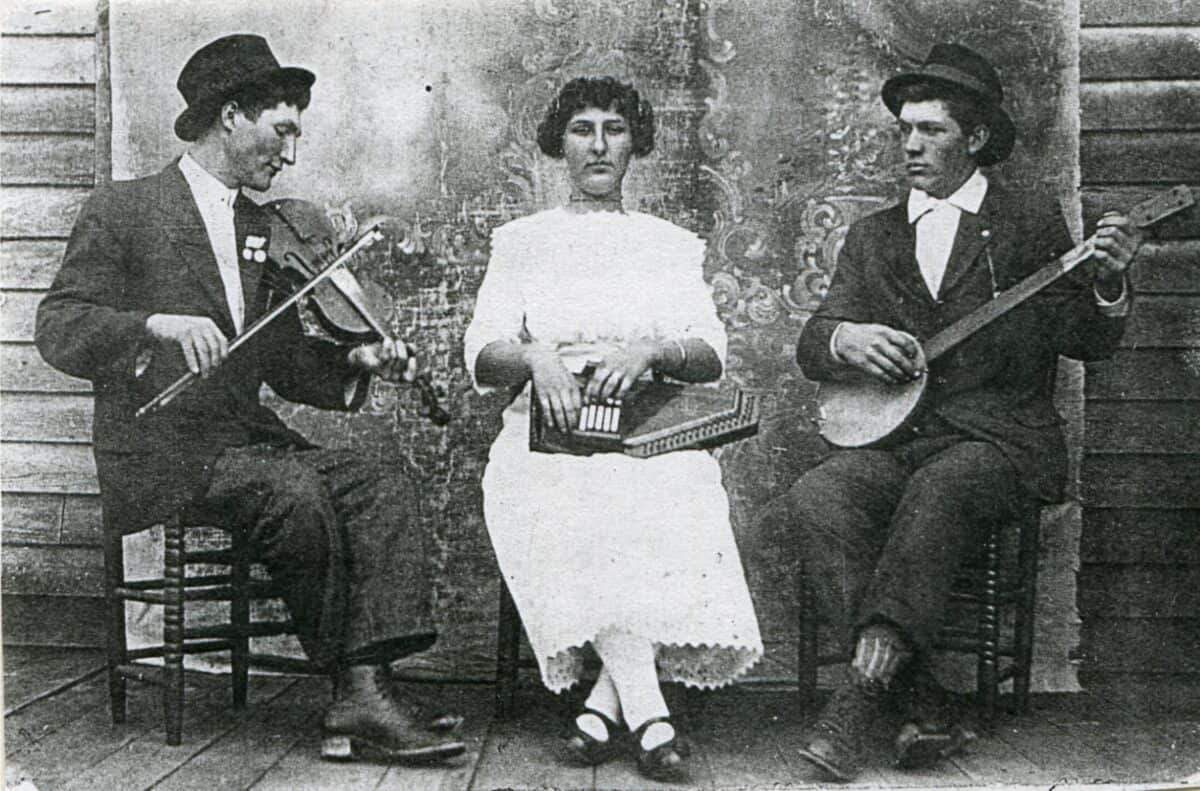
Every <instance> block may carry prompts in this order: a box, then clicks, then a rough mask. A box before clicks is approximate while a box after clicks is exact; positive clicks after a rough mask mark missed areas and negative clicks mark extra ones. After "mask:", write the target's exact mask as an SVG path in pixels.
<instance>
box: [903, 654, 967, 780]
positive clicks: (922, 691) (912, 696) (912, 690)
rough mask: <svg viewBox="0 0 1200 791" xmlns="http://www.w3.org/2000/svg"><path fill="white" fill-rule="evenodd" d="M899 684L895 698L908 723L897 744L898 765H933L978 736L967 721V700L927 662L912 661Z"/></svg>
mask: <svg viewBox="0 0 1200 791" xmlns="http://www.w3.org/2000/svg"><path fill="white" fill-rule="evenodd" d="M895 686H896V694H895V696H894V702H895V704H896V709H897V711H898V713H899V714H900V717H901V721H902V722H903V723H904V724H903V725H901V726H900V730H899V731H898V732H897V734H896V740H895V745H894V747H895V762H896V766H897V767H899V768H901V769H917V768H922V767H928V766H933V765H934V764H936V763H938V762H939V761H941V760H944V759H946V758H948V757H950V756H951V755H955V754H957V753H959V752H961V751H962V750H963V749H964V748H965V747H966V745H968V744H969V743H971V742H972V741H974V740H975V738H976V736H975V733H974V732H973V731H971V730H969V729H968V728H967V727H966V725H965V724H964V723H963V719H964V717H963V711H964V708H965V707H964V704H963V702H962V701H961V700H960V699H959V696H956V695H955V694H954V693H952V692H950V691H949V690H947V689H945V688H944V687H943V686H942V685H941V684H939V683H938V680H937V679H936V678H935V677H934V675H933V673H932V672H930V670H929V668H928V667H927V666H926V665H925V663H924V662H921V661H917V662H913V663H911V664H910V665H909V666H908V667H907V668H905V670H904V672H903V673H901V675H900V676H899V677H898V678H897V679H896V685H895Z"/></svg>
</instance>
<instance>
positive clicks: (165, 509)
mask: <svg viewBox="0 0 1200 791" xmlns="http://www.w3.org/2000/svg"><path fill="white" fill-rule="evenodd" d="M314 79H315V78H314V76H313V74H312V73H311V72H309V71H307V70H305V69H300V68H283V67H280V65H279V63H278V61H277V60H276V59H275V56H274V55H273V54H272V52H271V50H270V48H269V47H268V45H267V42H266V41H265V40H264V39H262V38H261V37H258V36H249V35H234V36H227V37H224V38H221V39H218V40H216V41H214V42H212V43H210V44H208V45H207V46H205V47H203V48H202V49H200V50H199V51H197V52H196V53H195V54H194V55H193V56H192V57H191V59H190V60H189V61H188V62H187V64H186V65H185V66H184V68H183V71H182V72H181V74H180V76H179V81H178V88H179V91H180V93H182V95H183V97H184V99H185V100H186V102H187V108H186V109H185V110H184V111H183V113H182V114H181V115H180V116H179V117H178V118H177V119H176V121H175V132H176V134H177V135H178V136H179V137H180V138H181V139H183V140H184V141H187V142H188V143H190V147H189V148H188V150H187V153H185V154H183V156H182V157H181V158H179V159H178V160H176V161H175V162H173V163H172V164H170V165H168V166H167V167H166V168H165V169H164V170H162V171H161V172H159V173H157V174H155V175H152V176H149V177H146V178H142V179H137V180H134V181H128V182H119V183H113V184H111V185H106V186H103V187H100V188H98V189H97V190H96V192H95V193H94V194H93V195H92V196H91V198H90V199H89V200H88V201H87V203H86V204H85V206H84V207H83V209H82V211H81V212H80V215H79V217H78V219H77V221H76V223H75V227H74V230H73V231H72V234H71V237H70V241H69V242H68V244H67V250H66V254H65V257H64V259H63V263H62V268H61V269H60V271H59V273H58V275H57V277H56V278H55V280H54V284H53V285H52V286H51V289H50V292H49V294H48V295H47V296H46V298H45V300H44V301H43V302H42V303H41V305H40V306H39V308H38V315H37V329H36V341H37V346H38V349H39V351H40V352H41V353H42V355H43V357H45V359H46V360H47V361H48V362H49V363H50V364H51V365H53V366H54V367H56V368H58V369H60V370H62V371H64V372H66V373H68V374H71V375H73V376H79V377H83V378H85V379H89V380H91V381H92V383H93V391H94V393H95V420H94V429H93V433H94V451H95V457H96V467H97V472H98V476H99V481H100V495H101V502H102V506H103V521H104V529H105V530H106V531H110V534H111V533H112V532H115V533H119V534H125V533H131V532H136V531H139V530H142V529H144V528H146V527H148V526H151V525H154V524H157V523H159V522H161V521H163V520H164V519H167V518H169V517H171V516H172V515H174V514H177V513H180V512H181V509H185V510H184V511H183V512H184V513H188V514H190V515H194V516H189V518H191V519H211V520H213V522H208V523H219V524H226V525H228V526H229V527H230V529H233V530H238V531H244V533H245V536H246V538H247V545H248V546H249V547H250V548H251V551H252V552H253V553H254V556H255V557H256V559H258V560H260V561H262V562H263V563H264V564H265V565H266V566H267V568H268V571H269V572H270V574H271V576H272V578H273V579H274V580H275V581H276V582H277V583H279V585H280V586H281V588H282V589H283V591H284V598H285V601H286V604H287V606H288V609H289V611H290V614H291V618H292V621H293V623H294V624H295V626H296V629H297V632H298V637H299V639H300V642H301V644H302V645H303V647H304V649H305V651H306V653H307V654H308V655H309V657H310V658H311V659H312V660H314V661H315V662H316V663H317V664H318V665H320V666H322V667H325V668H327V669H328V670H329V671H330V672H331V674H332V675H333V678H334V702H333V704H332V705H331V706H330V708H329V709H328V711H327V712H326V714H325V719H324V723H323V727H324V731H325V741H324V743H323V747H322V755H323V756H324V757H327V758H347V757H350V756H351V755H352V754H353V752H354V750H355V749H356V748H373V749H374V750H375V751H376V752H378V753H381V754H382V755H383V756H384V757H385V758H388V759H390V760H395V761H425V762H427V761H430V760H438V759H442V758H447V757H450V756H453V755H457V754H459V753H461V752H462V751H463V749H464V746H463V744H462V743H461V742H459V741H457V740H454V739H451V738H448V737H446V736H444V735H435V734H434V733H433V731H435V730H448V729H453V727H455V726H456V725H457V722H456V720H455V718H452V717H442V718H439V719H438V720H435V721H433V722H431V723H417V722H415V721H414V719H413V715H412V714H411V712H410V710H409V707H408V706H407V705H405V704H404V703H402V702H401V701H400V700H399V699H398V698H397V697H395V695H394V693H393V691H392V690H391V689H390V688H389V687H388V685H387V683H386V674H385V670H386V666H387V665H388V663H390V662H391V661H393V660H395V659H398V658H400V657H403V656H407V655H409V654H412V653H414V652H417V651H421V650H424V649H426V648H428V647H429V646H430V645H431V644H432V643H433V642H434V640H435V637H436V633H435V631H434V628H433V625H432V623H431V612H430V589H429V580H428V577H427V574H426V569H425V564H426V562H427V553H426V551H425V547H424V542H423V538H422V535H421V533H420V526H419V524H418V522H417V518H416V516H417V513H418V501H419V498H420V495H419V493H418V491H417V489H416V486H415V485H414V484H412V483H411V482H409V481H407V480H405V479H404V478H403V477H402V476H401V475H399V474H398V473H397V472H395V471H389V472H388V474H387V476H386V477H385V476H382V475H380V474H379V472H378V471H377V470H376V469H375V467H374V466H373V465H371V464H369V463H368V462H367V461H366V460H364V459H362V458H360V457H359V456H358V455H357V454H356V453H354V452H353V451H349V450H326V449H320V448H317V447H316V446H314V445H313V444H312V443H310V442H308V441H307V440H306V439H305V438H304V437H302V436H300V435H299V434H298V433H296V432H294V431H292V430H291V429H289V428H288V427H287V426H285V425H284V424H283V422H282V421H281V420H280V419H279V418H278V417H277V416H276V415H275V413H274V412H272V411H271V410H270V409H268V408H267V407H266V406H264V405H262V404H261V403H260V402H259V389H260V386H261V385H262V384H263V383H264V382H265V383H267V384H268V385H270V386H271V388H272V389H273V390H274V391H275V392H276V393H277V394H279V395H280V396H282V397H283V398H286V399H288V400H291V401H295V402H299V403H304V404H309V405H312V406H316V407H320V408H325V409H337V410H353V409H357V408H358V407H359V406H360V405H361V404H362V403H363V401H364V400H365V398H366V393H367V385H368V382H369V379H370V377H371V376H372V375H378V376H382V377H384V378H385V379H387V380H389V381H401V380H405V379H406V380H409V381H411V380H412V379H413V378H414V376H415V372H416V361H415V359H414V358H413V357H412V356H411V354H410V350H409V349H408V347H407V346H406V345H405V344H404V343H402V342H395V341H391V340H384V341H379V342H375V343H369V344H364V345H358V346H354V347H352V348H347V347H345V346H341V345H339V344H336V343H333V342H331V341H326V340H321V339H316V338H312V337H308V336H306V335H305V334H304V332H303V330H302V326H301V322H300V316H299V312H298V311H297V310H295V309H292V310H290V311H288V312H286V313H284V314H283V315H282V316H281V317H280V318H278V319H276V320H275V321H274V322H272V323H271V324H269V325H267V327H266V328H265V329H264V330H263V331H262V332H261V333H259V334H257V335H256V336H255V337H254V338H253V339H252V340H250V341H249V342H247V343H246V344H245V345H244V346H242V347H241V348H239V349H238V350H237V352H236V353H234V354H232V355H229V354H228V348H229V343H230V339H232V338H234V337H235V336H237V335H238V334H240V333H241V332H242V331H243V330H244V328H245V327H247V326H249V325H251V324H252V323H253V322H254V321H255V320H256V319H257V318H259V317H260V316H261V315H263V314H264V313H265V312H266V310H267V308H268V299H270V297H271V288H270V279H269V278H266V279H264V276H265V275H266V269H265V267H266V266H267V264H266V263H265V262H266V260H267V252H268V251H269V248H270V238H269V236H270V224H269V221H268V219H267V216H266V213H265V211H264V210H263V209H262V208H260V207H259V206H258V204H256V203H255V202H253V201H251V200H250V199H249V198H247V197H246V196H245V195H244V194H243V193H242V189H243V188H245V187H248V188H250V189H253V190H258V191H262V190H266V189H267V188H268V187H270V185H271V181H272V179H273V178H274V177H275V175H276V174H277V173H278V172H279V171H280V170H282V169H283V167H284V166H285V165H291V164H294V163H295V160H296V143H297V140H298V138H299V137H300V133H301V128H300V116H301V113H302V111H303V110H304V109H305V108H306V107H307V106H308V102H309V96H310V86H311V85H312V83H313V81H314ZM227 357H228V359H227ZM147 361H148V362H147ZM185 371H191V372H192V373H193V374H198V375H199V376H200V377H201V379H200V381H199V382H198V384H197V385H196V386H195V387H192V388H191V389H189V390H187V391H186V392H185V393H183V394H182V395H180V396H179V397H178V398H177V399H175V401H173V402H172V403H171V404H170V405H169V406H167V407H165V408H163V409H162V410H160V411H157V412H153V413H150V414H148V415H146V416H144V417H141V418H137V417H135V412H136V411H137V409H138V407H139V406H141V405H142V404H144V403H146V402H147V401H149V400H150V399H151V398H152V397H153V396H155V395H156V394H157V393H159V392H160V391H161V390H162V389H163V388H164V387H165V386H166V385H167V384H170V383H171V382H173V381H174V380H175V379H176V378H178V377H179V375H180V374H181V373H183V372H185Z"/></svg>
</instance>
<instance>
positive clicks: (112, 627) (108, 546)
mask: <svg viewBox="0 0 1200 791" xmlns="http://www.w3.org/2000/svg"><path fill="white" fill-rule="evenodd" d="M104 582H105V585H104V588H105V601H104V607H105V613H104V616H105V653H106V661H107V665H108V702H109V708H110V710H111V711H112V721H113V722H114V723H117V724H119V723H122V722H125V676H123V675H121V671H120V667H121V665H123V664H125V663H126V661H128V655H127V653H128V646H127V645H126V643H125V599H124V598H122V597H121V596H120V595H119V594H118V593H117V588H119V587H121V586H122V585H124V584H125V545H124V543H123V538H122V536H121V535H120V534H119V533H110V532H106V533H105V535H104Z"/></svg>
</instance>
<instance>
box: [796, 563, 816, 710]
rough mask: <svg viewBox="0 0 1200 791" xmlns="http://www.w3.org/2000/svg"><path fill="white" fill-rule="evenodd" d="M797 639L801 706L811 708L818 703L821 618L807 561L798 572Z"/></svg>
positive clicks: (801, 564)
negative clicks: (816, 606) (815, 601)
mask: <svg viewBox="0 0 1200 791" xmlns="http://www.w3.org/2000/svg"><path fill="white" fill-rule="evenodd" d="M796 603H797V618H796V638H797V643H798V645H797V651H796V654H797V657H796V660H797V661H796V664H797V668H796V670H797V681H798V684H799V689H800V705H801V706H804V707H805V708H811V707H812V706H814V705H815V704H816V701H817V672H818V670H819V667H818V663H819V661H820V660H819V658H818V656H817V636H818V635H817V617H816V612H815V611H814V596H813V591H812V585H811V584H810V583H809V580H808V569H807V567H806V566H805V563H804V561H803V560H802V561H800V568H799V569H798V571H797V572H796Z"/></svg>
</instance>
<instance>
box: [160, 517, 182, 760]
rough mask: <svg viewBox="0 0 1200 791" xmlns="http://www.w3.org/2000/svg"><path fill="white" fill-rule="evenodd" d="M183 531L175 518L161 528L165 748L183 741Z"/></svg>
mask: <svg viewBox="0 0 1200 791" xmlns="http://www.w3.org/2000/svg"><path fill="white" fill-rule="evenodd" d="M183 560H184V528H183V522H182V520H180V518H179V517H172V518H171V519H169V520H167V522H166V524H165V525H164V526H163V598H164V606H163V718H164V720H165V722H166V730H167V744H169V745H177V744H179V743H180V742H181V741H182V740H183V618H184V599H183V592H184V584H183V583H184V562H183Z"/></svg>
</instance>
